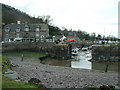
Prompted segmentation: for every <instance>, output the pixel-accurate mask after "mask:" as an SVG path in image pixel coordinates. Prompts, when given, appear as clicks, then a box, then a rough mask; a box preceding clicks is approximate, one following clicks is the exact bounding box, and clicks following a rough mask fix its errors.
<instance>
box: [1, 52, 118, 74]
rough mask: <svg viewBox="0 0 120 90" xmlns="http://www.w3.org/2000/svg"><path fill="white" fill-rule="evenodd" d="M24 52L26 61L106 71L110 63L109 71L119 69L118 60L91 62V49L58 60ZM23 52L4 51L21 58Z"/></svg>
mask: <svg viewBox="0 0 120 90" xmlns="http://www.w3.org/2000/svg"><path fill="white" fill-rule="evenodd" d="M21 53H24V55H25V57H24V61H28V60H29V61H31V62H35V63H42V64H47V65H53V66H64V67H72V68H82V69H89V70H101V71H105V69H106V66H107V65H108V71H115V72H117V71H118V62H90V61H88V60H90V59H91V58H92V56H91V51H90V50H89V51H79V54H78V56H73V58H72V59H71V60H57V59H53V58H46V59H45V60H42V61H40V60H39V59H38V58H39V56H40V53H38V52H21ZM21 53H18V52H10V53H4V54H3V55H5V56H12V57H16V56H17V57H19V58H21ZM33 56H34V57H33Z"/></svg>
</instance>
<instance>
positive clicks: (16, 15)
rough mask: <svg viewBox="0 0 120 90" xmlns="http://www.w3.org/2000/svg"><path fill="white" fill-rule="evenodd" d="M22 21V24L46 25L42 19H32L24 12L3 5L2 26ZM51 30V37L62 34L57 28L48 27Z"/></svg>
mask: <svg viewBox="0 0 120 90" xmlns="http://www.w3.org/2000/svg"><path fill="white" fill-rule="evenodd" d="M17 21H21V22H22V23H25V22H28V23H45V22H44V21H43V19H42V18H35V17H32V16H30V15H28V14H26V13H25V12H22V11H20V10H18V9H15V8H14V7H11V6H9V5H5V4H2V26H3V27H4V25H6V24H10V23H16V22H17ZM48 26H49V29H50V35H57V34H60V29H59V28H58V27H56V26H52V25H48Z"/></svg>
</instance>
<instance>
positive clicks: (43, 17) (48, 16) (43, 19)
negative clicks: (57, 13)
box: [38, 15, 53, 25]
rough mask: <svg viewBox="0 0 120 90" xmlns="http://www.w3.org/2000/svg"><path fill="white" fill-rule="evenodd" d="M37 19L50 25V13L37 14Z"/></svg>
mask: <svg viewBox="0 0 120 90" xmlns="http://www.w3.org/2000/svg"><path fill="white" fill-rule="evenodd" d="M38 19H40V20H41V21H43V22H45V23H46V24H48V25H51V24H52V22H51V21H53V19H52V18H51V16H50V15H46V16H45V15H43V16H38Z"/></svg>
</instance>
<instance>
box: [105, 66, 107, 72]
mask: <svg viewBox="0 0 120 90" xmlns="http://www.w3.org/2000/svg"><path fill="white" fill-rule="evenodd" d="M107 71H108V64H107V65H106V68H105V72H107Z"/></svg>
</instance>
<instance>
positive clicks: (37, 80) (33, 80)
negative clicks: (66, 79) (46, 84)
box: [28, 78, 41, 84]
mask: <svg viewBox="0 0 120 90" xmlns="http://www.w3.org/2000/svg"><path fill="white" fill-rule="evenodd" d="M40 82H41V81H40V80H39V79H37V78H31V79H30V80H28V83H32V84H39V83H40Z"/></svg>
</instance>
